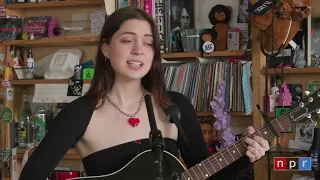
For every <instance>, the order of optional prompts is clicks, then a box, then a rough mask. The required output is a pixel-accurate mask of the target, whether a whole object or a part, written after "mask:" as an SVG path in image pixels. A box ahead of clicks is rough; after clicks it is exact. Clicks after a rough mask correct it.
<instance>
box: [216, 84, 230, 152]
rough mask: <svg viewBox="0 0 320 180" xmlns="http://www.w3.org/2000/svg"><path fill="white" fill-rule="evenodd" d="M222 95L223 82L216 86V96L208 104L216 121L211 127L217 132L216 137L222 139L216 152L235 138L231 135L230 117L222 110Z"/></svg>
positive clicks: (223, 103) (223, 89)
mask: <svg viewBox="0 0 320 180" xmlns="http://www.w3.org/2000/svg"><path fill="white" fill-rule="evenodd" d="M224 93H225V82H224V81H221V82H220V83H219V86H218V95H217V96H216V97H214V101H212V102H211V103H210V106H211V108H212V110H213V116H214V117H215V118H216V119H217V120H216V122H215V123H214V124H213V126H214V127H215V129H216V130H217V131H218V135H219V136H220V137H221V138H222V140H221V141H222V142H221V147H220V148H219V149H218V151H219V150H220V149H222V148H225V147H227V146H228V145H230V144H232V143H234V142H235V136H234V135H233V134H232V130H231V127H230V123H231V116H230V115H229V114H228V113H227V112H225V110H224V107H225V102H224Z"/></svg>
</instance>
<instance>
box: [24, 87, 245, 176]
mask: <svg viewBox="0 0 320 180" xmlns="http://www.w3.org/2000/svg"><path fill="white" fill-rule="evenodd" d="M168 95H169V96H170V97H171V101H172V102H173V103H175V104H176V105H177V106H178V107H179V109H180V113H181V119H180V122H181V126H182V127H183V129H184V131H185V134H186V136H187V139H188V143H189V145H190V146H191V148H192V151H193V152H192V151H191V150H190V148H189V146H188V144H187V142H186V141H184V139H183V138H182V137H181V136H180V135H179V136H178V139H177V141H175V140H172V139H169V138H165V149H166V150H167V151H168V152H170V153H172V154H174V155H176V156H178V155H179V152H180V154H181V156H182V158H183V160H184V162H185V164H186V166H187V168H190V167H192V166H194V165H195V164H197V163H199V162H201V161H202V160H204V159H206V158H208V157H209V152H208V149H207V146H206V144H205V141H204V138H203V136H202V131H201V128H200V124H199V121H198V117H197V114H196V112H195V110H194V107H193V106H192V104H191V103H190V101H189V100H188V98H187V97H186V96H184V95H182V94H180V93H177V92H168ZM93 111H94V109H93V106H92V99H91V98H90V97H89V96H86V95H85V96H82V97H79V98H78V99H76V100H74V101H73V102H71V103H69V104H68V105H67V106H66V107H65V108H63V109H62V110H61V111H60V113H59V114H58V115H57V117H56V118H55V119H54V120H53V122H52V124H51V125H50V129H49V130H48V132H47V134H46V136H45V137H44V139H43V140H42V142H41V143H40V144H39V146H38V147H37V148H36V149H35V151H34V152H33V154H32V155H31V156H30V158H29V160H28V162H27V163H26V165H25V166H24V168H23V170H22V172H21V175H20V180H31V179H32V180H45V179H46V178H47V177H48V176H49V175H50V173H51V172H52V171H53V170H54V168H55V167H56V166H57V164H58V163H59V162H60V160H61V159H62V158H63V156H64V155H65V154H66V153H67V151H68V150H69V149H70V148H71V147H72V146H73V145H75V144H76V143H77V142H78V141H79V140H80V139H81V138H82V136H83V135H84V133H85V131H86V128H87V126H88V124H89V121H90V119H91V116H92V114H93ZM147 149H150V146H149V140H148V137H146V139H142V140H141V141H140V143H137V142H135V141H133V142H128V143H124V144H120V145H118V146H114V147H111V148H108V149H104V150H101V151H98V152H94V153H92V154H90V155H88V156H87V157H85V158H83V159H82V162H83V165H84V168H85V171H86V173H87V175H89V176H96V175H106V174H110V173H112V172H115V171H117V170H119V169H120V168H122V167H123V166H125V165H126V164H127V163H128V162H129V161H130V160H131V159H133V158H134V157H135V156H136V155H138V154H139V153H141V152H142V151H145V150H147ZM194 154H195V156H194ZM249 164H250V162H249V160H248V158H247V157H246V156H244V157H242V158H240V159H239V160H237V161H235V162H234V163H232V164H230V165H229V166H228V167H226V168H224V169H223V170H221V171H219V172H218V173H216V174H215V175H214V176H212V177H211V178H210V179H214V180H220V179H221V180H222V179H223V180H224V179H228V180H236V179H237V177H238V176H239V173H240V172H241V171H242V170H243V169H245V168H247V167H248V166H249Z"/></svg>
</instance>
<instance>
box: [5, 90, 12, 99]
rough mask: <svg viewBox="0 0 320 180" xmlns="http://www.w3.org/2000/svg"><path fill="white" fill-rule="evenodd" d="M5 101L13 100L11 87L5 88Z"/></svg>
mask: <svg viewBox="0 0 320 180" xmlns="http://www.w3.org/2000/svg"><path fill="white" fill-rule="evenodd" d="M6 90H7V93H6V94H7V101H13V89H12V88H11V87H9V88H7V89H6Z"/></svg>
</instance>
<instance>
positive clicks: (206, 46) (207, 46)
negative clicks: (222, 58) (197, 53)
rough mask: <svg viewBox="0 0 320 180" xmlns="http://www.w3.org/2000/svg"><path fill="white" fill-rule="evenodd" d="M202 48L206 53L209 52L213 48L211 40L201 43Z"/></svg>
mask: <svg viewBox="0 0 320 180" xmlns="http://www.w3.org/2000/svg"><path fill="white" fill-rule="evenodd" d="M202 49H203V51H204V52H206V53H211V52H212V51H213V50H214V44H213V43H212V42H211V41H207V42H205V43H203V45H202Z"/></svg>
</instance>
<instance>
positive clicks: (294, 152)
mask: <svg viewBox="0 0 320 180" xmlns="http://www.w3.org/2000/svg"><path fill="white" fill-rule="evenodd" d="M306 154H307V151H304V150H299V149H290V148H277V147H276V148H272V149H270V150H269V151H267V161H268V180H271V168H272V167H270V156H271V155H279V156H298V155H301V156H303V155H306ZM272 160H273V159H272Z"/></svg>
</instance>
